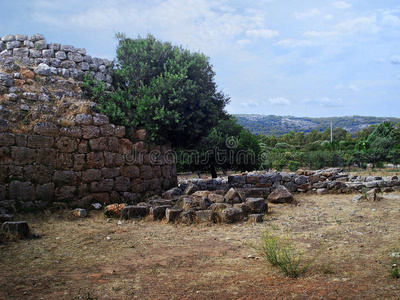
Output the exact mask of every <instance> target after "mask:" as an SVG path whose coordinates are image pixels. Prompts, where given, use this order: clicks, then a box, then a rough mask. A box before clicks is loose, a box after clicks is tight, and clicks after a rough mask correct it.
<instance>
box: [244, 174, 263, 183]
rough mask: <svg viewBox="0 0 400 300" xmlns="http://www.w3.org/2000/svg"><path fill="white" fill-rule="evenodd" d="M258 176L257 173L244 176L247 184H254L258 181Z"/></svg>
mask: <svg viewBox="0 0 400 300" xmlns="http://www.w3.org/2000/svg"><path fill="white" fill-rule="evenodd" d="M259 181H260V177H259V176H257V175H248V176H246V183H248V184H256V183H259Z"/></svg>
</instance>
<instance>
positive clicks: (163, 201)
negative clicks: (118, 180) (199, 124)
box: [106, 168, 400, 224]
mask: <svg viewBox="0 0 400 300" xmlns="http://www.w3.org/2000/svg"><path fill="white" fill-rule="evenodd" d="M394 190H400V182H399V179H398V178H397V176H389V177H383V178H382V177H377V176H353V175H348V174H346V173H343V170H342V169H339V168H332V169H327V170H318V171H310V170H299V171H297V172H296V173H277V172H252V173H248V174H243V175H234V176H229V177H228V178H227V179H223V178H217V179H207V180H205V179H189V180H180V181H179V185H178V187H175V188H172V189H170V190H168V191H166V192H165V193H163V194H162V197H159V196H155V197H153V198H151V199H150V201H148V202H144V203H140V204H138V205H125V204H114V205H110V206H108V207H106V214H107V215H109V216H118V217H122V218H126V219H129V218H144V217H148V218H150V219H153V220H161V219H166V220H167V222H172V223H173V222H182V223H186V224H190V223H193V222H207V223H218V222H225V223H234V222H240V221H249V222H262V221H263V218H264V214H265V213H267V212H268V204H269V203H274V204H279V203H293V204H295V203H296V200H295V198H294V197H293V194H298V193H307V194H319V195H324V194H339V193H345V194H356V196H355V197H354V198H353V201H355V202H360V201H361V200H362V198H365V200H371V201H375V200H377V193H378V192H391V191H394Z"/></svg>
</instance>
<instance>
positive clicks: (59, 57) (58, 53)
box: [55, 51, 67, 60]
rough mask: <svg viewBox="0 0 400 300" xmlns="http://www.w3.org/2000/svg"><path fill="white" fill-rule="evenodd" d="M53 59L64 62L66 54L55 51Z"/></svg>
mask: <svg viewBox="0 0 400 300" xmlns="http://www.w3.org/2000/svg"><path fill="white" fill-rule="evenodd" d="M55 58H57V59H59V60H66V59H67V54H66V53H65V52H64V51H57V52H56V53H55Z"/></svg>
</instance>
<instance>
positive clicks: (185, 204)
mask: <svg viewBox="0 0 400 300" xmlns="http://www.w3.org/2000/svg"><path fill="white" fill-rule="evenodd" d="M198 205H199V203H198V202H197V201H195V200H194V199H192V198H183V201H182V208H183V209H184V210H188V209H191V208H194V207H197V206H198Z"/></svg>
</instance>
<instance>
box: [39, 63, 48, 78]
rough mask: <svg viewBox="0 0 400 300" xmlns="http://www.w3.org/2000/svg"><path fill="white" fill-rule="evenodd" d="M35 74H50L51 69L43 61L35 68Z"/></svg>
mask: <svg viewBox="0 0 400 300" xmlns="http://www.w3.org/2000/svg"><path fill="white" fill-rule="evenodd" d="M35 74H38V75H42V76H50V75H51V69H50V67H49V66H48V65H46V64H43V63H41V64H39V65H38V66H37V67H36V68H35Z"/></svg>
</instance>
